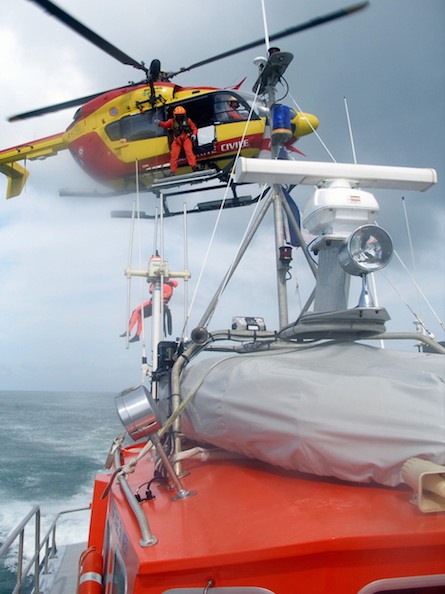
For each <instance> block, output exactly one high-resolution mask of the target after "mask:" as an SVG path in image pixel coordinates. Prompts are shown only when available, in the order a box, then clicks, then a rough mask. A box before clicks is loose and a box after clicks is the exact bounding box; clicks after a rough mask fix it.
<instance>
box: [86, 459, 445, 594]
mask: <svg viewBox="0 0 445 594" xmlns="http://www.w3.org/2000/svg"><path fill="white" fill-rule="evenodd" d="M134 454H135V450H134V449H133V448H132V449H131V455H132V456H133V455H134ZM184 467H185V469H186V470H187V471H188V474H187V476H185V477H184V478H183V479H182V482H183V485H184V487H185V488H186V489H189V490H190V491H195V492H196V494H195V495H193V496H190V497H187V498H186V499H182V500H173V499H172V497H173V495H174V491H169V490H167V489H166V487H165V486H162V485H158V484H156V483H154V484H153V485H152V492H153V494H154V495H155V499H152V500H149V501H144V502H143V503H142V508H143V510H144V512H145V514H146V517H147V518H148V522H149V525H150V528H151V530H152V532H153V534H154V536H156V538H157V539H158V542H157V544H155V545H153V546H149V547H141V546H140V542H139V541H140V532H139V529H138V527H137V524H136V522H135V519H134V516H133V514H132V512H131V510H130V509H129V506H128V504H127V502H126V501H125V498H124V496H123V494H122V492H121V490H120V488H119V486H118V485H115V486H114V487H113V489H112V493H113V494H112V502H111V506H112V507H111V509H112V512H111V513H112V517H113V527H112V532H113V535H112V536H111V538H113V539H114V540H115V542H116V544H117V546H118V548H119V549H120V550H121V553H120V554H123V556H124V557H125V562H126V564H127V565H133V564H136V565H137V566H138V567H139V577H138V580H140V585H141V587H142V590H141V591H143V592H144V593H145V592H147V593H151V592H156V593H158V592H164V590H165V591H167V586H168V587H170V588H172V587H185V586H188V587H197V586H201V585H202V587H204V586H205V585H206V583H207V582H206V579H207V578H209V577H210V578H211V579H213V580H214V582H215V584H217V585H218V584H223V585H238V586H241V585H242V586H257V587H263V588H269V589H270V590H271V591H272V592H274V593H275V594H285V593H286V594H288V593H289V592H290V591H292V590H289V588H290V587H291V585H292V584H293V586H295V582H294V580H295V579H296V577H298V579H299V583H300V584H301V587H302V589H301V591H302V592H303V591H308V592H311V594H315V593H317V594H318V593H319V592H320V593H321V592H323V593H325V592H332V591H334V590H335V591H342V592H343V594H347V593H349V592H351V593H352V592H353V593H354V594H356V593H357V592H358V591H359V590H360V588H362V587H364V586H365V585H366V584H368V583H370V582H372V581H373V580H376V579H382V578H393V577H399V576H406V575H422V574H431V573H438V574H439V573H445V514H436V513H433V514H422V513H421V512H419V510H418V509H417V508H416V507H415V506H414V505H413V504H412V503H411V502H410V500H411V498H412V492H411V491H410V490H409V489H408V488H404V487H403V488H398V489H392V488H384V487H380V486H374V485H355V484H349V483H344V482H341V481H335V480H326V479H322V478H318V477H309V476H305V475H301V474H296V473H290V472H286V471H284V470H277V469H275V468H272V467H271V466H269V465H267V464H264V463H261V462H256V461H252V460H246V461H235V462H234V461H233V460H231V461H230V460H227V461H224V460H221V461H208V462H198V461H194V460H188V461H187V462H186V463H185V464H184ZM151 476H153V468H152V465H151V462H150V461H147V460H143V461H141V462H140V463H139V465H138V467H137V469H136V472H134V473H133V474H131V475H130V476H129V484H130V487H131V490H132V491H133V493H135V492H136V490H137V489H138V487H140V486H141V485H143V484H144V483H146V481H147V480H150V478H151ZM104 480H107V479H106V478H105V477H104ZM102 490H103V489H102ZM139 492H140V493H141V494H143V493H145V488H144V487H143V488H142V489H140V491H139ZM90 544H92V543H90ZM324 573H326V581H325V580H324V579H321V578H322V575H321V574H324ZM328 575H329V579H328V578H327V576H328ZM206 576H207V577H206ZM315 577H317V579H315ZM153 584H156V588H154V586H153ZM309 586H310V588H309ZM334 586H335V587H334ZM144 588H147V589H144ZM308 588H309V589H308ZM138 591H139V590H138Z"/></svg>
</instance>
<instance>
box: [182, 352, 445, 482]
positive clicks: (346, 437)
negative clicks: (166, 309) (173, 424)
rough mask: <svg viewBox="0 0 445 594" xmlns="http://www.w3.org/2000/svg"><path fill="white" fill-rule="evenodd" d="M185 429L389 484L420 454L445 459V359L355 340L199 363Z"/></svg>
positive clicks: (272, 456) (189, 374) (288, 463)
mask: <svg viewBox="0 0 445 594" xmlns="http://www.w3.org/2000/svg"><path fill="white" fill-rule="evenodd" d="M181 385H182V396H183V398H186V397H187V396H188V395H189V394H190V393H191V392H195V397H194V398H193V400H192V402H191V404H190V405H189V406H188V408H187V411H186V414H185V415H183V422H182V429H183V431H184V433H185V434H186V435H187V436H188V437H190V438H193V439H196V440H198V441H201V442H203V441H204V442H208V443H211V444H213V445H216V446H219V447H221V448H225V449H226V450H230V451H236V452H239V453H242V454H245V455H246V456H249V457H252V458H258V459H260V460H264V461H266V462H270V463H272V464H275V465H278V466H282V467H284V468H286V469H294V470H299V471H302V472H309V473H313V474H317V475H321V476H334V477H337V478H340V479H344V480H352V481H358V482H369V481H371V480H374V481H376V482H379V483H382V484H385V485H397V484H399V483H400V482H401V477H400V470H401V467H402V465H403V463H404V462H405V461H406V460H407V459H408V458H411V457H415V456H416V457H420V458H425V459H428V460H431V461H433V462H436V463H438V464H445V356H444V355H436V354H425V353H402V352H396V351H390V350H382V349H379V348H375V347H371V346H366V345H362V344H356V343H341V344H332V343H331V344H323V345H319V346H312V347H307V348H303V349H300V350H298V351H296V350H292V351H291V350H289V351H285V352H283V351H281V352H277V351H273V352H270V351H269V352H267V353H254V354H246V355H233V356H225V357H218V358H213V359H207V360H203V361H201V362H199V363H196V364H195V365H190V366H189V367H188V368H187V369H186V371H185V373H184V375H183V380H182V383H181Z"/></svg>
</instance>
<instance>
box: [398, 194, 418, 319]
mask: <svg viewBox="0 0 445 594" xmlns="http://www.w3.org/2000/svg"><path fill="white" fill-rule="evenodd" d="M402 208H403V214H404V216H405V225H406V233H407V235H408V244H409V249H410V253H411V263H412V267H413V278H415V279H417V278H418V276H417V267H416V260H415V258H414V249H413V240H412V236H411V228H410V224H409V220H408V210H407V208H406V202H405V197H404V196H402ZM417 299H418V307H419V315H420V317H422V305H421V299H420V295H419V293H417Z"/></svg>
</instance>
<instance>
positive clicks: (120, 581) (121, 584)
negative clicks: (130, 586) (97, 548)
mask: <svg viewBox="0 0 445 594" xmlns="http://www.w3.org/2000/svg"><path fill="white" fill-rule="evenodd" d="M126 592H127V574H126V571H125V566H124V563H123V561H122V558H121V556H120V554H119V552H118V550H117V549H115V551H114V559H113V573H112V578H111V594H126Z"/></svg>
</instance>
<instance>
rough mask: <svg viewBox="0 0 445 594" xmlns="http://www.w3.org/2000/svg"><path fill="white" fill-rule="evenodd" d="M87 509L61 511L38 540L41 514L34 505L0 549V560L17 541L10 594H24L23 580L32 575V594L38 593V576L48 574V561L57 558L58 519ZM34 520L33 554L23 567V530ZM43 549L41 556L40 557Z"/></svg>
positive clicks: (87, 508) (38, 508)
mask: <svg viewBox="0 0 445 594" xmlns="http://www.w3.org/2000/svg"><path fill="white" fill-rule="evenodd" d="M89 509H90V508H89V507H79V508H76V509H67V510H64V511H61V512H59V513H58V514H57V516H56V517H55V518H54V520H53V522H52V524H51V526H50V528H49V529H48V531H47V533H46V534H45V536H44V537H43V538H42V539H40V534H41V528H42V524H41V513H40V507H39V506H38V505H36V506H35V507H33V508H32V509H31V510H30V511H29V512H28V514H27V515H26V516H25V517H24V518H23V520H22V521H21V522H20V524H18V526H16V528H15V529H14V530H13V531H12V532H11V534H10V535H9V536H8V538H7V539H6V540H5V542H4V543H3V545H2V546H1V548H0V559H2V558H3V557H4V556H5V555H6V554H7V553H8V552H9V551H10V549H11V547H12V546H13V545H14V544H15V542H16V541H17V539H18V549H17V578H16V584H15V587H14V589H13V591H12V592H11V594H24V590H23V588H24V585H25V580H26V578H27V577H28V576H31V575H33V579H32V582H33V593H34V594H39V593H40V576H41V575H42V574H46V573H48V572H49V567H48V565H49V561H50V559H53V558H55V557H56V556H57V544H56V528H57V523H58V521H59V519H60V518H61V517H62V516H64V515H66V514H71V513H74V512H79V511H86V510H89ZM33 520H34V553H33V555H32V557H31V559H30V560H29V561H28V563H27V564H26V565H25V566H24V549H25V544H26V542H25V536H26V535H25V530H26V528H27V527H28V525H30V524H32V522H33ZM42 549H44V552H43V555H41V552H42Z"/></svg>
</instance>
